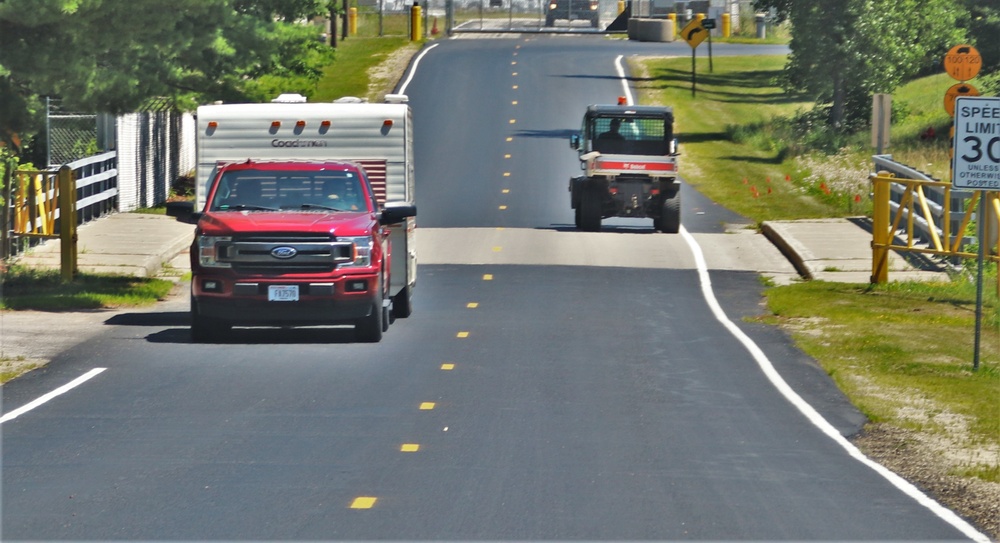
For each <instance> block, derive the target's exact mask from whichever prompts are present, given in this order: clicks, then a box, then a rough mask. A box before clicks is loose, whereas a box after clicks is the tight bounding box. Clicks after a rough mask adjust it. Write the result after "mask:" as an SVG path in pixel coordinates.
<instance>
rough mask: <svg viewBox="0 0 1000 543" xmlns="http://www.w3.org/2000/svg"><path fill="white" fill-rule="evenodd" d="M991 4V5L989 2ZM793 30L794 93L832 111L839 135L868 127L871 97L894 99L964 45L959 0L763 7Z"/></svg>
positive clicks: (765, 3)
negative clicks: (897, 91) (951, 50)
mask: <svg viewBox="0 0 1000 543" xmlns="http://www.w3.org/2000/svg"><path fill="white" fill-rule="evenodd" d="M986 1H989V0H986ZM755 7H757V8H758V9H767V8H771V7H774V8H776V9H777V11H778V13H779V18H787V19H788V20H789V21H790V23H791V35H792V39H791V42H790V44H789V48H790V49H791V54H790V55H789V59H788V64H787V65H786V66H785V71H784V77H785V86H786V87H787V88H788V90H795V91H802V92H806V93H808V94H810V95H812V97H813V98H814V99H815V101H816V102H817V104H818V106H819V107H821V108H827V109H828V111H829V116H828V120H829V122H830V124H831V125H832V126H833V127H834V128H835V129H837V130H845V131H846V130H850V129H852V128H853V127H855V126H856V125H857V124H858V123H861V122H864V121H867V119H868V117H869V113H870V111H871V95H872V94H874V93H891V92H893V91H894V90H895V89H896V87H898V86H899V85H900V84H901V83H902V82H904V81H905V80H906V79H908V78H910V77H912V76H914V75H915V74H917V73H919V72H920V71H921V70H922V69H924V68H926V67H927V66H930V65H931V64H933V63H937V64H938V65H940V59H941V58H942V56H943V54H944V52H946V51H947V50H948V48H949V47H950V46H951V45H952V44H955V43H961V41H962V40H963V39H964V38H965V31H964V26H963V25H961V24H959V23H960V22H963V21H965V20H966V19H967V17H968V12H967V11H966V10H965V9H963V8H962V7H961V6H956V5H955V3H954V0H826V1H824V2H815V1H814V0H757V1H756V2H755Z"/></svg>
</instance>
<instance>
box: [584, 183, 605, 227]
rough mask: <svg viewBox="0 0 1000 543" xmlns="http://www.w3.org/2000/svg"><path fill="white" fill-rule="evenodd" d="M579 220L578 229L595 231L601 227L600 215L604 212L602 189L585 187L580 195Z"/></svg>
mask: <svg viewBox="0 0 1000 543" xmlns="http://www.w3.org/2000/svg"><path fill="white" fill-rule="evenodd" d="M579 211H580V220H579V221H577V226H578V227H579V228H580V230H584V231H587V232H597V231H599V230H600V229H601V216H602V215H603V214H604V191H603V190H602V189H601V188H600V187H587V188H585V189H583V193H582V194H581V195H580V208H579Z"/></svg>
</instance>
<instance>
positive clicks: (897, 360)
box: [761, 281, 1000, 482]
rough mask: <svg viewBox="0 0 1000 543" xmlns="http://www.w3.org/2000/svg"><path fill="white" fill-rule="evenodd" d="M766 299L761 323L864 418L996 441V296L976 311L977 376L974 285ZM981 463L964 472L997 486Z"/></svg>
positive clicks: (820, 287)
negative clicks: (810, 362) (785, 337)
mask: <svg viewBox="0 0 1000 543" xmlns="http://www.w3.org/2000/svg"><path fill="white" fill-rule="evenodd" d="M987 290H991V289H987ZM766 295H767V303H768V308H769V309H770V310H771V311H772V312H773V313H774V316H771V317H765V318H762V319H761V320H762V321H764V322H767V323H771V324H776V325H780V326H783V327H785V328H786V329H789V330H791V331H792V335H793V337H794V339H795V342H796V344H797V345H798V346H799V347H800V348H802V350H803V351H804V352H805V353H806V354H808V355H810V356H811V357H813V358H815V359H816V360H817V361H818V362H819V363H820V364H821V365H822V366H823V368H824V369H825V370H826V371H827V372H828V373H829V374H830V375H831V376H832V377H833V379H834V380H835V381H836V382H837V384H838V385H839V387H840V388H841V389H842V390H843V391H844V392H845V393H846V394H847V395H848V397H850V398H851V400H852V401H853V402H854V403H855V405H856V406H857V407H858V408H860V409H861V410H862V411H863V412H864V413H865V414H866V415H867V416H868V417H869V418H870V419H871V420H873V421H875V422H889V423H891V424H893V425H895V426H898V427H902V428H909V429H912V430H916V431H921V432H928V433H932V434H938V435H942V436H945V437H947V438H949V439H956V440H958V441H959V442H965V443H966V444H972V445H978V444H993V445H996V444H997V442H998V441H1000V409H997V404H996V401H997V398H1000V329H998V323H1000V319H998V318H997V307H998V305H997V297H996V293H995V291H992V292H989V293H987V296H986V301H985V304H984V315H985V318H984V323H983V327H982V334H981V346H980V360H979V364H980V367H979V370H978V371H973V360H974V353H975V350H974V338H975V334H974V330H975V299H976V298H975V288H974V286H973V285H971V284H969V283H964V282H956V283H890V284H888V285H882V286H868V285H851V284H841V283H827V282H822V281H812V282H807V283H800V284H795V285H790V286H783V287H776V288H771V289H769V290H768V291H767V294H766ZM963 434H964V437H963ZM985 464H986V463H985V462H984V465H982V466H980V465H977V464H975V463H973V464H971V465H969V466H967V467H966V471H967V472H969V473H974V474H975V475H976V476H979V477H982V478H984V479H986V480H990V481H994V482H1000V477H998V475H1000V473H998V470H997V469H996V466H995V459H993V464H992V465H991V466H986V465H985Z"/></svg>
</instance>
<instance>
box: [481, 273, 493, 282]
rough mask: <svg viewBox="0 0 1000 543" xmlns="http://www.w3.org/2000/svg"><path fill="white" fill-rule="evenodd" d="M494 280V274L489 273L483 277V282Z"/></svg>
mask: <svg viewBox="0 0 1000 543" xmlns="http://www.w3.org/2000/svg"><path fill="white" fill-rule="evenodd" d="M492 280H493V274H492V273H487V274H485V275H483V281H492Z"/></svg>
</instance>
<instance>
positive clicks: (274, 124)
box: [271, 121, 281, 128]
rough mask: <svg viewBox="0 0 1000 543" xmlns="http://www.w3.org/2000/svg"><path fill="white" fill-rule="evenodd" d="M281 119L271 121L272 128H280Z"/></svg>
mask: <svg viewBox="0 0 1000 543" xmlns="http://www.w3.org/2000/svg"><path fill="white" fill-rule="evenodd" d="M280 127H281V121H271V128H280Z"/></svg>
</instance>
